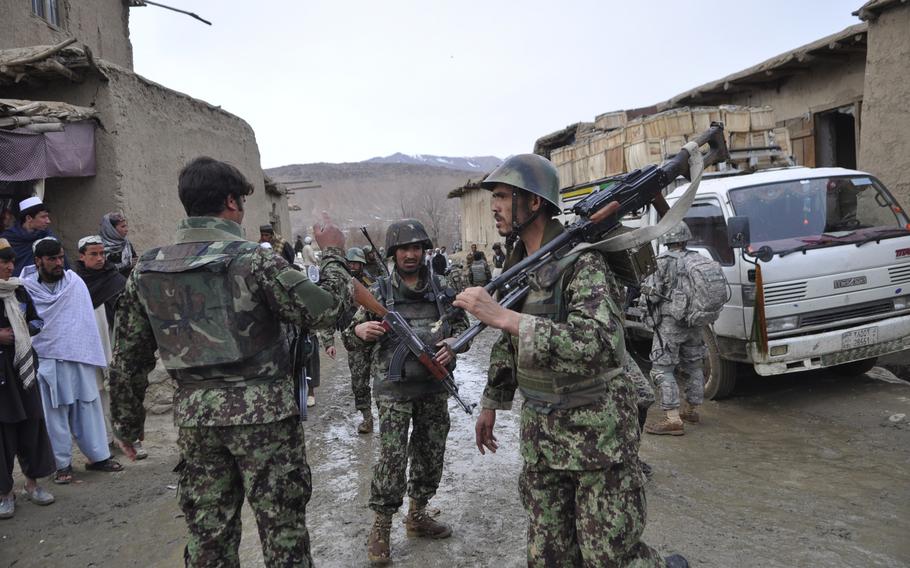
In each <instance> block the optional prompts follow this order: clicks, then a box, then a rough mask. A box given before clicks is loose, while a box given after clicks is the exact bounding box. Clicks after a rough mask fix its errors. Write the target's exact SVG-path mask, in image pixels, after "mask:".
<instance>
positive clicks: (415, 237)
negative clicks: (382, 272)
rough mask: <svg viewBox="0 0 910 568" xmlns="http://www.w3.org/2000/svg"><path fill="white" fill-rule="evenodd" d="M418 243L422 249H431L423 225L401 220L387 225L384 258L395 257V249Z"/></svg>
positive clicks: (410, 220)
mask: <svg viewBox="0 0 910 568" xmlns="http://www.w3.org/2000/svg"><path fill="white" fill-rule="evenodd" d="M413 243H420V244H421V245H423V248H424V249H430V248H433V241H431V240H430V236H429V235H427V230H426V229H424V228H423V223H421V222H420V221H418V220H417V219H403V220H401V221H396V222H394V223H392V224H391V225H389V228H388V230H387V231H386V234H385V250H386V253H385V255H386V258H391V257H392V256H394V255H395V248H396V247H400V246H404V245H410V244H413Z"/></svg>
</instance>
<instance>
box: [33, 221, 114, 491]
mask: <svg viewBox="0 0 910 568" xmlns="http://www.w3.org/2000/svg"><path fill="white" fill-rule="evenodd" d="M34 256H35V265H34V266H27V267H25V269H24V270H23V271H22V278H21V279H22V282H23V283H24V284H25V288H26V290H28V293H29V294H30V295H31V296H32V299H33V300H34V302H35V308H36V309H37V311H38V315H39V316H40V317H41V319H43V320H44V329H43V330H42V332H41V333H40V334H39V335H37V336H35V338H34V339H33V340H32V344H33V346H34V348H35V351H36V352H37V353H38V384H39V386H40V388H41V399H42V402H43V404H44V418H45V420H46V422H47V429H48V432H49V434H50V438H51V445H52V446H53V448H54V458H55V460H56V462H57V472H56V474H55V475H54V483H58V484H67V483H70V482H71V481H72V480H73V466H72V461H73V438H74V437H75V438H76V443H77V444H78V445H79V449H80V450H82V453H83V454H84V455H85V457H86V458H88V460H89V463H87V464H86V466H85V469H87V470H90V471H104V472H115V471H120V470H122V469H123V466H121V465H120V464H119V463H118V462H116V461H115V460H113V459H112V458H111V451H110V448H109V447H108V437H107V432H106V429H105V425H104V412H103V410H102V406H101V397H100V393H99V391H98V384H97V382H96V372H97V369H98V368H104V367H106V366H107V360H106V359H105V357H104V349H103V347H102V345H101V338H100V337H99V335H98V327H97V325H96V324H95V315H94V313H93V309H92V298H91V295H90V294H89V291H88V288H87V287H86V285H85V283H84V282H83V281H82V279H81V278H79V277H78V276H77V275H76V274H75V273H74V272H73V271H71V270H65V269H64V268H63V262H64V259H63V247H62V246H61V245H60V241H58V240H57V239H54V238H50V237H48V238H44V239H41V240H40V241H37V242H36V243H35V247H34Z"/></svg>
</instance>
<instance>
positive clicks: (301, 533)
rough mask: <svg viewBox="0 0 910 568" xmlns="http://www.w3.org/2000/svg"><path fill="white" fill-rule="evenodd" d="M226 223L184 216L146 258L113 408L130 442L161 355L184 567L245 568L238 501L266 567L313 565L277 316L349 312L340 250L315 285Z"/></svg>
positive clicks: (116, 370)
mask: <svg viewBox="0 0 910 568" xmlns="http://www.w3.org/2000/svg"><path fill="white" fill-rule="evenodd" d="M241 235H242V229H241V228H240V226H239V225H238V224H236V223H234V222H232V221H228V220H225V219H220V218H214V217H190V218H187V219H184V220H182V221H181V222H180V225H179V227H178V232H177V244H175V245H172V246H167V247H163V248H160V249H154V250H151V251H149V252H147V253H146V254H144V255H143V256H142V258H141V259H140V260H139V263H138V264H137V266H136V268H135V269H134V270H133V272H132V274H131V275H130V278H129V280H128V282H127V286H126V291H125V292H124V294H123V297H122V299H121V301H120V309H119V311H118V313H117V321H116V329H115V339H114V359H113V362H112V365H111V377H110V383H111V414H112V418H113V423H114V424H113V426H114V429H115V432H116V434H117V436H118V437H119V438H120V439H122V440H136V439H138V437H139V434H140V433H141V432H142V425H143V421H144V418H145V411H144V410H143V405H142V403H143V398H144V396H145V390H146V388H147V386H148V381H147V374H148V372H149V371H151V370H152V369H153V368H154V366H155V350H156V348H157V349H158V350H159V353H160V356H161V359H162V362H163V364H164V366H165V368H166V369H167V371H168V373H169V374H170V375H171V377H173V378H174V379H175V380H176V382H177V385H178V388H177V392H176V393H175V395H174V421H175V423H176V425H177V427H178V428H179V433H178V440H177V443H178V445H179V447H180V453H181V458H182V461H181V466H179V467H182V471H181V472H180V490H179V495H178V498H179V502H180V507H181V509H182V510H183V513H184V515H185V517H186V522H187V526H188V528H189V540H188V543H187V546H186V549H185V551H184V556H185V559H186V562H187V564H188V565H190V566H238V565H239V559H238V553H237V549H238V546H239V544H240V532H241V531H240V507H241V504H242V503H243V498H244V494H245V495H246V498H247V501H248V502H249V504H250V506H251V507H252V509H253V513H254V515H255V517H256V522H257V525H258V528H259V536H260V539H261V541H262V552H263V556H264V558H265V562H266V565H268V566H291V565H293V566H310V565H311V564H312V559H311V557H310V542H309V534H308V532H307V528H306V516H305V510H306V504H307V501H308V500H309V498H310V491H311V484H310V468H309V466H308V465H307V460H306V450H305V445H304V433H303V428H302V426H301V424H300V421H299V419H298V418H297V415H298V403H297V394H296V392H295V389H294V383H293V381H292V378H291V368H290V361H289V355H288V345H287V342H286V341H285V340H283V339H282V337H281V334H282V331H281V322H285V323H291V324H294V325H297V326H300V327H303V328H309V327H311V326H314V325H317V324H320V323H323V322H326V321H332V320H334V319H335V318H336V317H337V314H338V313H339V312H341V311H343V310H344V309H346V308H347V307H348V306H349V305H350V301H351V300H350V296H351V293H350V283H349V282H350V276H349V275H348V273H347V270H346V268H345V267H344V264H343V257H342V256H341V253H340V251H337V250H329V251H327V254H326V256H325V261H324V264H323V271H322V282H321V284H320V285H319V286H317V285H315V284H313V283H312V282H310V281H308V280H307V279H306V277H305V276H304V275H303V274H301V273H300V272H299V271H297V270H294V269H292V268H289V267H288V264H287V262H285V260H284V259H282V258H281V257H280V256H278V255H277V254H274V253H273V252H272V251H267V250H265V249H262V248H261V247H259V246H258V245H257V244H256V243H252V242H249V241H246V240H244V239H243V237H242V236H241Z"/></svg>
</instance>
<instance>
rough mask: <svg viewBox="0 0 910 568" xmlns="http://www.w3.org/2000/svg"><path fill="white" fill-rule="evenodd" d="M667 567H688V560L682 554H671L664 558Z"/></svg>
mask: <svg viewBox="0 0 910 568" xmlns="http://www.w3.org/2000/svg"><path fill="white" fill-rule="evenodd" d="M664 562H665V563H666V565H667V568H689V561H688V560H686V558H685V556H683V555H682V554H671V555H670V556H667V557H666V558H664Z"/></svg>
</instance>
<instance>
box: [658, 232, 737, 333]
mask: <svg viewBox="0 0 910 568" xmlns="http://www.w3.org/2000/svg"><path fill="white" fill-rule="evenodd" d="M667 254H668V256H671V257H674V258H675V259H676V263H675V265H674V266H675V273H676V274H675V278H674V281H675V282H674V286H673V288H672V292H671V298H672V302H671V306H670V311H671V315H672V316H673V317H674V318H675V319H676V321H678V322H680V323H682V324H683V325H685V326H687V327H701V326H704V325H711V324H712V323H714V322H715V321H716V320H717V318H718V317H719V316H720V312H721V310H722V309H723V308H724V304H726V303H727V300H729V299H730V295H729V285H728V284H727V278H726V277H725V276H724V271H723V269H722V268H721V266H720V264H719V263H718V262H717V261H715V260H712V259H710V258H707V257H706V256H704V255H701V254H699V253H697V252H695V251H689V250H687V251H684V252H683V253H682V254H679V253H676V252H669V253H667Z"/></svg>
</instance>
